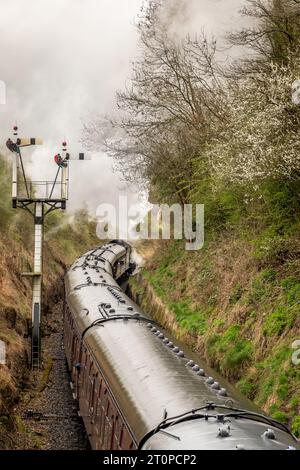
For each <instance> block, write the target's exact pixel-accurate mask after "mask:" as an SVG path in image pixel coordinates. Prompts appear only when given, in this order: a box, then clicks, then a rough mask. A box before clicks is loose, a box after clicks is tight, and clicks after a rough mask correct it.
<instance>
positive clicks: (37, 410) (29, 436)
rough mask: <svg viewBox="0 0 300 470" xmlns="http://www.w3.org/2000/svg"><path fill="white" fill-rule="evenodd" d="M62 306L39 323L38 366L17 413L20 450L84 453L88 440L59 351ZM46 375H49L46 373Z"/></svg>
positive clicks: (61, 336)
mask: <svg viewBox="0 0 300 470" xmlns="http://www.w3.org/2000/svg"><path fill="white" fill-rule="evenodd" d="M62 312H63V305H62V301H61V302H59V303H58V304H56V305H55V306H54V308H52V309H51V312H49V313H48V314H47V318H46V320H44V322H43V338H42V349H43V356H42V360H43V362H42V367H41V370H40V371H38V372H32V374H31V375H32V377H31V385H30V386H29V389H28V390H27V392H26V394H24V397H23V400H22V404H21V406H20V409H19V410H18V413H19V415H20V416H21V418H22V426H21V427H23V428H24V429H23V430H22V432H19V440H20V446H19V448H22V449H42V450H88V449H89V444H88V438H87V435H86V432H85V429H84V426H83V422H82V419H81V418H80V417H79V416H78V413H77V404H76V401H74V399H73V395H72V390H71V387H70V376H69V372H68V368H67V363H66V359H65V353H64V348H63V318H62ZM49 372H50V373H49Z"/></svg>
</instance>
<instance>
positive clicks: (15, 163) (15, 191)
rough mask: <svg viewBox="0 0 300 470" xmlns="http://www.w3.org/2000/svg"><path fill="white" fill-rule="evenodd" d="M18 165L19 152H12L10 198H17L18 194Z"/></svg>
mask: <svg viewBox="0 0 300 470" xmlns="http://www.w3.org/2000/svg"><path fill="white" fill-rule="evenodd" d="M18 167H19V154H18V153H16V152H14V153H13V165H12V172H13V173H12V198H13V199H17V195H18Z"/></svg>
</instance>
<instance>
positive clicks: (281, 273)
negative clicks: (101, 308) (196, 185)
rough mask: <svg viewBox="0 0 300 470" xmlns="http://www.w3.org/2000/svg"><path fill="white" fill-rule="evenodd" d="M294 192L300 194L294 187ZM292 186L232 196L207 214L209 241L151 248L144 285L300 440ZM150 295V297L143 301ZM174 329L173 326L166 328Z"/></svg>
mask: <svg viewBox="0 0 300 470" xmlns="http://www.w3.org/2000/svg"><path fill="white" fill-rule="evenodd" d="M294 190H295V188H294ZM293 194H295V192H294V191H293V192H292V191H291V190H290V185H286V186H284V185H283V184H277V183H276V182H272V183H269V184H267V185H266V187H265V189H264V198H263V200H261V201H256V202H255V201H253V204H250V205H249V204H248V205H245V206H242V205H241V199H240V198H239V194H238V191H230V190H228V191H226V192H224V193H223V194H222V196H221V198H220V199H219V201H218V204H215V205H209V204H208V205H207V207H206V226H207V227H206V242H205V246H204V248H203V249H202V250H200V251H199V252H187V251H185V249H184V245H183V243H182V241H177V242H174V241H173V242H161V243H159V244H158V245H157V248H156V251H155V252H154V254H153V253H152V254H151V255H150V256H147V250H148V251H149V248H151V246H152V249H153V243H152V245H151V244H150V245H149V243H144V244H143V245H142V246H141V247H140V250H141V253H144V255H145V256H146V258H148V261H147V263H146V266H145V267H144V269H143V270H142V276H143V279H144V280H145V282H144V283H143V284H144V287H141V286H139V285H138V284H137V282H136V281H135V280H133V288H134V290H135V291H136V292H140V293H141V294H143V293H144V294H145V289H146V286H147V284H148V285H150V288H151V289H153V290H154V292H155V295H156V296H157V298H158V301H159V302H162V304H163V305H164V308H165V309H166V311H167V312H168V314H169V315H170V314H171V315H172V318H173V325H171V327H172V329H173V330H174V332H175V333H176V334H177V335H178V336H180V337H181V338H184V337H185V339H186V340H187V341H189V342H191V341H192V344H193V346H194V347H195V349H196V350H197V351H198V352H199V353H200V355H202V356H204V357H205V359H206V360H207V362H208V363H209V364H210V365H211V366H213V367H215V368H216V369H218V370H219V371H220V372H221V373H222V374H223V375H224V376H226V377H227V378H229V379H230V380H231V381H232V382H233V383H235V384H236V385H237V387H238V388H239V389H240V390H241V392H242V393H244V394H245V395H247V396H248V397H249V398H250V399H252V400H254V401H255V402H256V403H257V404H258V405H259V406H260V407H262V408H263V409H264V410H266V411H268V412H269V413H270V414H271V415H272V416H274V417H275V418H277V419H278V420H280V421H282V422H284V423H289V424H291V425H292V429H293V431H294V433H295V434H296V435H297V436H300V416H299V415H300V413H299V411H300V366H299V365H298V366H296V365H294V364H293V363H292V361H291V358H292V353H293V352H294V351H293V349H292V347H291V345H292V343H293V342H294V341H295V340H297V339H300V315H299V307H300V237H299V228H300V224H299V218H298V214H299V208H298V202H297V198H296V197H293ZM140 298H143V295H141V296H140ZM168 326H170V322H168Z"/></svg>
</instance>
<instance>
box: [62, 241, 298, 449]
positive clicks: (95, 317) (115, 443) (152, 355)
mask: <svg viewBox="0 0 300 470" xmlns="http://www.w3.org/2000/svg"><path fill="white" fill-rule="evenodd" d="M131 270H132V262H131V247H130V245H128V244H127V243H125V242H122V241H118V240H116V241H112V242H110V243H107V244H106V245H104V246H101V247H99V248H96V249H94V250H92V251H89V252H88V253H86V254H84V255H83V256H81V257H80V258H79V259H78V260H77V261H76V262H75V263H74V264H73V266H72V267H71V268H70V270H69V271H68V273H67V275H66V279H65V299H66V301H65V311H64V341H65V351H66V357H67V362H68V366H69V369H70V373H71V377H72V386H73V392H74V397H75V398H76V399H77V400H78V406H79V412H80V414H81V416H82V418H83V421H84V423H85V427H86V430H87V433H88V436H89V440H90V443H91V447H92V449H95V450H100V449H101V450H131V449H144V450H150V451H151V450H177V449H178V450H181V449H184V450H195V449H197V450H202V449H203V450H232V449H236V450H244V449H245V450H251V449H262V450H284V449H287V450H294V449H297V448H299V447H298V444H297V440H296V439H295V437H294V436H293V435H292V434H291V433H290V431H289V430H288V428H287V427H286V426H285V425H283V424H281V423H279V422H277V421H275V420H274V419H272V418H270V417H268V416H265V415H264V414H262V413H261V412H259V411H257V410H256V409H253V408H252V407H251V406H250V404H248V405H247V406H246V407H245V406H243V403H242V400H241V397H239V396H238V395H237V394H236V393H235V392H234V391H233V390H231V391H230V392H229V390H228V387H227V389H226V388H225V387H224V384H223V383H221V382H222V381H221V380H220V379H216V378H214V377H212V375H213V374H211V373H207V370H204V368H203V367H201V366H200V365H199V364H198V363H197V361H196V360H193V359H191V358H190V357H187V354H186V352H185V351H184V350H183V348H181V347H180V346H178V345H176V344H175V342H174V341H172V340H170V339H169V338H168V334H167V333H166V332H165V331H164V330H163V329H162V328H161V327H160V326H159V325H157V324H156V323H155V321H153V320H152V319H151V318H150V317H149V316H148V315H146V314H145V313H144V312H143V311H142V310H141V309H140V308H139V307H138V306H137V305H136V304H135V303H134V302H133V301H132V300H131V299H130V298H129V297H128V296H127V295H126V294H125V293H124V291H123V290H122V288H121V285H122V282H123V281H124V279H125V278H126V276H128V273H130V271H131Z"/></svg>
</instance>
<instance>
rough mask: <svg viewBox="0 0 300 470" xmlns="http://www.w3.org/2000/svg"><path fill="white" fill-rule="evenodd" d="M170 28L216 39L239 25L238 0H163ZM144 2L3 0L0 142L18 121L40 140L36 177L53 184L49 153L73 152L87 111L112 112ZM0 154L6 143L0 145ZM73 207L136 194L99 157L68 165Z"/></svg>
mask: <svg viewBox="0 0 300 470" xmlns="http://www.w3.org/2000/svg"><path fill="white" fill-rule="evenodd" d="M167 2H168V3H169V6H170V8H171V11H172V20H171V19H170V24H171V27H172V29H173V31H176V32H177V33H178V34H186V33H188V32H197V31H201V30H202V29H203V28H205V29H206V30H207V31H208V32H213V33H214V34H215V35H216V36H217V37H220V36H221V35H222V34H223V33H224V31H225V30H227V29H230V28H232V27H235V26H236V24H238V22H239V21H240V20H239V19H238V18H239V15H238V10H239V8H240V6H241V4H243V3H244V1H243V0H167ZM141 4H142V0H0V80H3V81H4V82H5V83H6V105H0V138H1V144H2V143H3V142H5V140H6V138H7V137H8V136H10V134H11V128H12V126H13V125H14V123H15V121H17V124H18V125H19V128H20V134H22V136H26V137H27V136H28V137H42V138H43V139H44V141H45V145H44V146H43V147H42V148H40V149H38V150H36V151H35V152H34V155H33V159H32V162H33V163H32V164H30V156H29V154H28V155H27V154H26V158H27V163H28V168H29V171H30V174H31V176H32V178H33V179H39V180H40V179H44V178H45V179H52V178H53V176H54V174H55V171H56V169H55V166H54V164H53V163H52V160H53V156H54V154H55V153H56V152H57V151H59V150H60V143H61V141H62V140H63V139H66V140H67V141H68V142H70V150H71V152H73V153H78V152H79V151H80V150H81V146H80V144H79V139H80V132H81V119H82V118H83V117H84V116H85V115H86V114H87V113H88V112H89V111H96V112H97V113H109V112H110V110H111V109H113V107H114V94H115V91H116V90H117V89H120V88H122V87H123V86H124V84H125V82H126V81H127V83H128V79H129V77H130V63H131V61H132V60H133V59H134V57H135V55H136V54H137V52H138V51H137V35H136V31H135V28H134V19H135V18H136V15H137V14H138V12H139V9H140V6H141ZM0 148H1V150H2V151H4V147H3V145H1V146H0ZM70 171H71V187H70V204H69V207H70V208H71V209H74V208H77V207H79V206H80V205H81V204H82V203H83V202H84V201H85V202H87V203H88V205H89V207H90V209H91V210H95V208H96V207H97V205H98V204H100V203H101V202H114V203H115V202H116V200H117V196H118V194H119V193H122V194H124V193H125V192H127V193H128V194H129V195H130V199H131V200H134V201H135V200H136V199H137V195H136V194H135V193H134V191H133V190H132V189H130V188H126V186H125V185H124V184H123V183H121V182H120V176H119V175H117V174H113V172H112V170H111V162H110V160H109V159H108V157H106V156H105V155H103V154H96V155H93V160H92V161H90V162H72V163H71V169H70Z"/></svg>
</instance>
